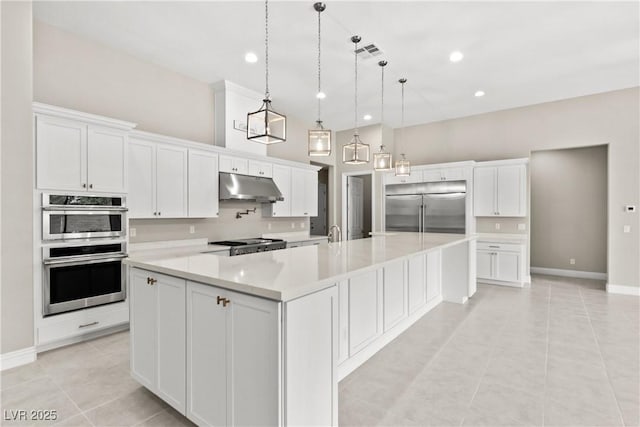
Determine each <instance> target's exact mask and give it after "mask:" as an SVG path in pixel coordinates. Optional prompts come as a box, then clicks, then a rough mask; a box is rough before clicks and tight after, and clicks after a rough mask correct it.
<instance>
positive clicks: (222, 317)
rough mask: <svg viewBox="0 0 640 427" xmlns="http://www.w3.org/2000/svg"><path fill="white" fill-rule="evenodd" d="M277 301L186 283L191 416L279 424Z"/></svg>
mask: <svg viewBox="0 0 640 427" xmlns="http://www.w3.org/2000/svg"><path fill="white" fill-rule="evenodd" d="M279 315H280V313H279V303H277V302H274V301H269V300H266V299H262V298H257V297H253V296H249V295H245V294H240V293H236V292H232V291H229V290H224V289H220V288H216V287H213V286H207V285H202V284H198V283H193V282H188V283H187V402H188V405H187V417H188V418H189V419H191V420H192V421H194V422H195V423H197V424H198V425H277V424H279V410H278V408H279V402H280V399H279V387H280V383H279V381H280V368H279V332H278V331H279Z"/></svg>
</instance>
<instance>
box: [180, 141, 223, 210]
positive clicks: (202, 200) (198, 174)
mask: <svg viewBox="0 0 640 427" xmlns="http://www.w3.org/2000/svg"><path fill="white" fill-rule="evenodd" d="M188 169H189V179H188V188H189V197H188V199H189V207H188V213H189V217H190V218H215V217H217V216H218V207H219V206H218V204H219V201H218V155H217V154H215V153H212V152H210V151H200V150H192V149H189V166H188Z"/></svg>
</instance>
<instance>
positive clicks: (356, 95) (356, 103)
mask: <svg viewBox="0 0 640 427" xmlns="http://www.w3.org/2000/svg"><path fill="white" fill-rule="evenodd" d="M354 44H355V46H356V47H355V50H354V51H353V57H354V58H355V76H356V82H355V83H356V84H355V87H356V90H355V108H354V111H355V117H354V119H355V120H354V122H355V124H354V127H355V130H354V135H355V136H357V135H358V42H355V43H354ZM355 143H356V144H358V138H356V139H355Z"/></svg>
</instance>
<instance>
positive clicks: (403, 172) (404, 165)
mask: <svg viewBox="0 0 640 427" xmlns="http://www.w3.org/2000/svg"><path fill="white" fill-rule="evenodd" d="M398 82H399V83H400V84H401V85H402V119H401V128H400V136H401V137H402V138H401V139H404V138H403V137H404V84H405V83H406V82H407V79H405V78H401V79H400V80H398ZM403 142H404V141H403ZM401 156H402V159H400V160H396V176H409V175H411V163H410V162H409V160H407V158H406V157H405V156H404V153H402V154H401Z"/></svg>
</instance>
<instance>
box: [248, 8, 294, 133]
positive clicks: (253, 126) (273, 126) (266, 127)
mask: <svg viewBox="0 0 640 427" xmlns="http://www.w3.org/2000/svg"><path fill="white" fill-rule="evenodd" d="M264 34H265V35H264V51H265V53H264V67H265V68H264V69H265V73H264V74H265V90H264V99H263V100H262V107H260V109H259V110H258V111H254V112H253V113H248V114H247V139H248V140H250V141H255V142H261V143H262V144H274V143H276V142H283V141H285V140H286V139H287V118H286V117H285V116H284V115H282V114H278V113H276V112H275V111H273V110H272V109H271V94H270V93H269V2H268V0H265V2H264Z"/></svg>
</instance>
